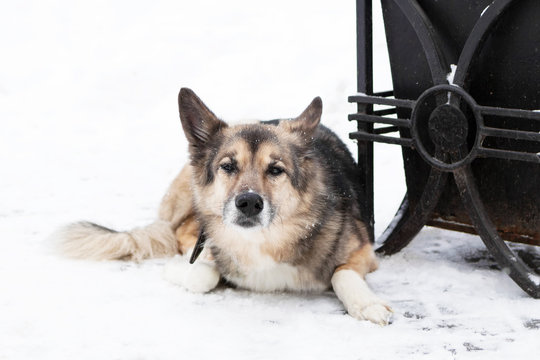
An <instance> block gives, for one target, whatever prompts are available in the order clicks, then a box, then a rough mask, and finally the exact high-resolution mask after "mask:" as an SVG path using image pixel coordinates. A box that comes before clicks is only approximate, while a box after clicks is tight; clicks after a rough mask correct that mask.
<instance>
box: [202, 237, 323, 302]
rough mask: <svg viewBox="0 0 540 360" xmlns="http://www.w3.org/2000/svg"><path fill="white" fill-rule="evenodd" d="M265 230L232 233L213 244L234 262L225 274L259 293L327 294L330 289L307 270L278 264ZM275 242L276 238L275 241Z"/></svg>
mask: <svg viewBox="0 0 540 360" xmlns="http://www.w3.org/2000/svg"><path fill="white" fill-rule="evenodd" d="M272 240H273V239H268V238H267V236H265V234H264V233H263V232H261V231H249V232H245V231H238V232H230V233H229V234H228V236H221V237H220V239H219V240H218V241H212V243H213V244H214V245H216V246H218V247H219V248H220V251H221V252H223V253H226V254H227V256H228V257H230V258H231V259H232V263H233V264H232V267H233V269H231V270H232V271H231V272H230V273H229V274H223V275H224V277H225V278H226V279H227V280H229V281H230V282H232V283H234V284H235V285H237V286H239V287H242V288H246V289H250V290H255V291H262V292H266V291H280V290H291V291H323V290H325V289H326V287H327V286H325V285H324V284H322V283H321V282H320V281H318V280H316V279H315V278H314V276H313V274H311V273H310V272H309V271H308V270H307V269H305V268H303V267H301V266H293V265H291V264H288V263H283V262H277V261H275V260H274V259H273V258H272V257H271V256H270V255H268V254H266V253H264V252H263V251H262V248H263V246H264V244H265V243H266V242H267V241H272ZM274 241H275V239H274Z"/></svg>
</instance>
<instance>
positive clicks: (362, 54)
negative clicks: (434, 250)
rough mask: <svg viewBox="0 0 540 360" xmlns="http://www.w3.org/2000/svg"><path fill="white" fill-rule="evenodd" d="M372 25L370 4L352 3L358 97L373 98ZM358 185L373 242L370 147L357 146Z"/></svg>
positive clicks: (366, 126) (367, 109) (369, 127)
mask: <svg viewBox="0 0 540 360" xmlns="http://www.w3.org/2000/svg"><path fill="white" fill-rule="evenodd" d="M372 33H373V25H372V0H356V69H357V76H356V81H357V83H356V89H357V91H358V92H359V93H364V94H373V35H372ZM368 104H369V103H359V104H358V113H365V114H372V113H373V106H372V105H368ZM357 130H358V131H363V132H366V133H371V132H373V124H371V123H361V122H358V123H357ZM358 170H359V173H360V174H361V175H360V179H358V181H359V185H360V189H361V191H362V193H363V195H364V196H363V199H360V202H359V206H360V209H361V211H362V214H363V217H364V221H365V222H366V226H367V229H368V233H369V238H370V241H371V242H373V241H374V226H375V218H374V204H373V143H372V142H368V141H359V142H358Z"/></svg>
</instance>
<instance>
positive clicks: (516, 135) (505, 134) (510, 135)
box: [480, 127, 540, 141]
mask: <svg viewBox="0 0 540 360" xmlns="http://www.w3.org/2000/svg"><path fill="white" fill-rule="evenodd" d="M480 132H481V133H482V134H484V135H486V136H495V137H502V138H506V139H515V140H529V141H540V133H537V132H532V131H521V130H510V129H497V128H491V127H482V128H480Z"/></svg>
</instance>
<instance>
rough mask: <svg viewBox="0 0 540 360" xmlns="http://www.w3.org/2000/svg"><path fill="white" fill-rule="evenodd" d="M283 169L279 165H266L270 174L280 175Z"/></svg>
mask: <svg viewBox="0 0 540 360" xmlns="http://www.w3.org/2000/svg"><path fill="white" fill-rule="evenodd" d="M284 171H285V170H283V169H282V168H280V167H279V166H275V165H270V166H269V167H268V170H267V172H268V174H270V175H272V176H278V175H281V174H282V173H283V172H284Z"/></svg>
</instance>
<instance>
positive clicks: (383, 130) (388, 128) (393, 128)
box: [373, 126, 399, 135]
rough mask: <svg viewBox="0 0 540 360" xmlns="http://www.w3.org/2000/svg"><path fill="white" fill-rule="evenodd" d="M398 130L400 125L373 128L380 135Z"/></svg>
mask: <svg viewBox="0 0 540 360" xmlns="http://www.w3.org/2000/svg"><path fill="white" fill-rule="evenodd" d="M396 131H399V127H398V126H385V127H382V128H377V129H373V133H374V134H377V135H379V134H388V133H391V132H396Z"/></svg>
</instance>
